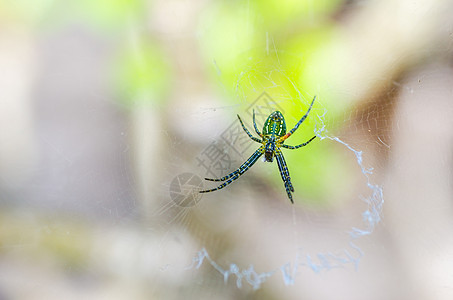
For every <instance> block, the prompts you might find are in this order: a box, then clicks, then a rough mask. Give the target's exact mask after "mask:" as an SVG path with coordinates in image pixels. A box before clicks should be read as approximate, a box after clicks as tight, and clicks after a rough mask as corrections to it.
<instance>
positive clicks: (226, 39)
mask: <svg viewBox="0 0 453 300" xmlns="http://www.w3.org/2000/svg"><path fill="white" fill-rule="evenodd" d="M153 4H154V3H153V2H152V1H145V0H95V1H92V0H80V1H66V2H59V1H54V0H34V1H31V2H30V1H25V0H18V1H10V2H0V8H2V9H3V12H2V13H1V14H2V16H3V17H4V16H13V17H16V18H24V19H29V20H31V21H30V22H31V23H33V22H35V23H39V22H40V20H43V19H45V16H46V15H50V14H51V15H52V16H53V18H54V19H56V20H61V18H64V17H62V15H63V16H66V17H71V16H73V15H75V16H76V17H75V18H77V19H80V18H81V20H83V21H84V22H87V24H91V25H88V26H92V27H95V28H100V29H103V30H105V32H106V33H107V34H108V35H112V33H114V35H115V36H116V37H117V38H118V37H119V38H120V39H124V44H122V45H121V48H122V49H121V50H120V51H119V54H118V56H116V57H115V59H114V63H113V65H114V66H113V67H112V74H113V76H112V79H113V84H114V85H115V86H116V88H117V90H118V92H119V93H120V95H121V97H120V98H121V99H122V101H123V102H122V103H123V104H124V105H125V106H126V107H130V106H133V105H135V104H143V103H148V104H152V105H155V104H159V105H163V104H164V103H165V101H166V99H167V95H168V94H169V93H170V92H171V88H172V86H171V84H172V82H173V74H172V61H171V59H172V58H171V56H170V54H169V53H166V52H165V51H163V50H162V49H163V46H164V45H160V42H159V39H158V37H155V36H153V34H152V33H150V32H149V31H148V30H147V29H146V28H147V25H146V24H148V23H149V22H150V20H148V19H147V18H149V16H150V15H152V14H151V12H152V9H153ZM341 4H342V1H341V0H321V1H313V0H287V1H277V0H249V1H239V0H233V1H231V0H222V1H211V2H209V3H207V4H206V6H205V7H204V8H203V10H201V11H200V12H199V14H198V15H197V18H198V30H197V32H194V33H193V36H192V37H193V38H194V39H197V41H198V43H199V51H200V56H201V58H202V60H203V62H204V64H205V69H207V70H209V71H208V72H210V78H212V85H213V86H218V87H219V93H225V92H226V93H227V95H226V97H224V98H225V99H226V101H228V102H229V103H232V104H233V103H235V104H237V103H240V104H244V105H248V104H250V103H252V102H253V101H255V100H256V99H257V97H258V96H259V95H261V93H262V92H266V93H267V94H268V95H269V96H270V97H271V98H272V99H274V100H275V101H276V102H277V103H278V105H279V106H280V107H282V109H283V110H284V112H285V118H286V119H287V123H288V127H291V126H292V125H294V124H295V123H296V122H297V120H298V119H299V118H300V117H301V116H302V115H303V114H304V113H305V111H306V109H307V108H308V104H309V103H310V101H311V99H312V97H313V96H314V95H318V100H317V101H316V103H315V106H314V109H313V110H312V113H311V115H310V117H309V118H308V119H307V120H306V121H305V123H304V125H303V126H302V127H301V128H300V129H299V130H298V132H297V133H296V134H295V135H294V136H293V137H291V139H289V140H288V144H291V145H295V144H298V143H301V142H304V141H305V140H307V139H308V138H310V137H311V136H312V135H313V130H314V126H315V124H316V123H317V122H319V119H318V117H317V115H323V113H324V112H325V111H326V110H327V111H328V114H327V115H326V116H327V118H328V120H326V119H325V120H324V122H326V124H328V129H329V130H334V129H335V128H334V123H335V122H332V120H335V119H338V118H341V112H342V111H341V108H338V107H335V101H332V100H331V99H330V98H333V97H332V95H333V94H332V93H334V92H335V91H329V92H326V91H325V90H322V89H323V87H322V85H321V84H320V80H322V76H323V75H322V74H325V73H327V72H328V71H329V67H330V66H329V61H328V60H327V59H325V57H326V56H327V55H329V51H330V50H329V49H330V48H329V47H330V45H331V43H332V40H335V38H338V28H337V25H336V23H335V22H334V21H333V17H332V15H333V14H334V13H335V12H336V11H337V10H338V8H339V7H340V5H341ZM51 12H52V13H51ZM59 18H60V19H59ZM69 19H70V18H69ZM47 22H48V21H47ZM174 22H178V20H174ZM314 68H316V69H315V71H316V72H314V71H313V69H314ZM313 74H317V75H316V76H313ZM219 81H220V82H221V83H222V85H223V86H222V85H220V84H219ZM324 95H326V101H325V100H324V98H323V96H324ZM327 98H329V99H327ZM327 100H329V101H327ZM327 103H328V105H329V107H325V106H324V105H325V104H327ZM338 103H340V102H338ZM337 106H338V105H337ZM244 107H245V106H244ZM330 144H331V143H320V142H319V139H317V140H315V141H314V142H313V143H312V144H310V145H309V146H308V147H306V148H303V149H300V150H298V151H286V152H285V155H286V156H287V161H288V164H289V168H290V171H291V175H292V177H293V180H294V186H295V187H296V189H297V190H298V191H304V193H305V192H306V193H307V194H309V197H307V198H317V199H330V198H331V192H330V191H327V190H325V189H322V188H320V187H322V186H328V185H329V183H331V182H332V181H335V180H337V181H338V182H339V184H338V185H339V186H344V185H342V184H341V182H346V181H347V179H346V178H347V177H348V174H350V173H351V171H350V170H347V165H346V164H345V163H344V160H342V159H341V158H340V157H339V155H338V154H337V151H334V150H333V149H332V148H331V147H329V145H330ZM278 176H279V174H278V173H276V174H275V178H274V179H275V180H273V182H276V183H277V184H278V185H280V182H279V181H278V180H277V177H278ZM310 196H311V197H310Z"/></svg>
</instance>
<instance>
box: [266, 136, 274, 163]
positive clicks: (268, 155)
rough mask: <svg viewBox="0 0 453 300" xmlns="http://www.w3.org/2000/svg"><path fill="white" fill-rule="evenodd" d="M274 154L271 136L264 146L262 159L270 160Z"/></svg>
mask: <svg viewBox="0 0 453 300" xmlns="http://www.w3.org/2000/svg"><path fill="white" fill-rule="evenodd" d="M274 154H275V137H274V136H272V137H271V138H270V139H269V140H268V141H267V143H266V146H265V147H264V159H265V161H268V162H272V161H273V160H274Z"/></svg>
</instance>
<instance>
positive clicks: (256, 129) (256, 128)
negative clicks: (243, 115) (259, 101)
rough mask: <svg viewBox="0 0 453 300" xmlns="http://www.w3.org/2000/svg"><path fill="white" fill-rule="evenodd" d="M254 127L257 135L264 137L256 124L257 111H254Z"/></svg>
mask: <svg viewBox="0 0 453 300" xmlns="http://www.w3.org/2000/svg"><path fill="white" fill-rule="evenodd" d="M253 127H255V131H256V133H257V134H258V135H259V136H260V137H263V135H262V134H261V132H260V131H259V130H258V127H257V126H256V122H255V110H253Z"/></svg>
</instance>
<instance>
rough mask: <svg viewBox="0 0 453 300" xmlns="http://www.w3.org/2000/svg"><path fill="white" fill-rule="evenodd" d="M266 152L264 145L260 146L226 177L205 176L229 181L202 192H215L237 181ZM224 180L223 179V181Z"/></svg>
mask: <svg viewBox="0 0 453 300" xmlns="http://www.w3.org/2000/svg"><path fill="white" fill-rule="evenodd" d="M263 153H264V146H261V147H259V148H258V150H256V151H255V153H253V154H252V155H251V156H250V157H249V159H247V160H246V161H245V162H244V163H243V164H242V165H241V166H240V167H239V168H238V169H237V170H236V171H234V172H232V173H231V174H229V175H227V176H225V177H222V178H220V179H217V180H216V179H214V180H213V179H209V178H205V179H206V180H211V181H220V180H222V179H223V178H225V179H223V180H226V179H228V180H227V181H225V182H224V183H222V184H221V185H219V186H218V187H216V188H213V189H210V190H203V191H200V193H209V192H214V191H217V190H220V189H223V188H224V187H226V186H227V185H229V184H230V183H232V182H233V181H235V180H236V179H238V178H239V176H241V175H242V174H244V173H245V172H246V171H247V170H248V169H249V168H250V167H251V166H253V164H254V163H255V162H256V161H257V160H258V158H260V156H261V155H263ZM223 180H222V181H223Z"/></svg>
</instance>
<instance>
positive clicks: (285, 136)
mask: <svg viewBox="0 0 453 300" xmlns="http://www.w3.org/2000/svg"><path fill="white" fill-rule="evenodd" d="M315 100H316V96H315V97H314V98H313V101H311V104H310V107H309V108H308V110H307V112H306V113H305V115H304V116H303V117H302V118H301V119H300V120H299V122H297V124H296V125H295V126H294V128H293V129H291V130H290V131H289V132H288V133H287V134H285V135H284V136H282V137H281V138H280V139H279V142H283V141H284V140H286V139H287V138H289V137H290V136H291V134H293V133H294V131H296V130H297V128H299V126H300V124H302V122H303V121H305V119H306V118H307V116H308V114H309V113H310V110H311V108H312V106H313V103H315Z"/></svg>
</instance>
